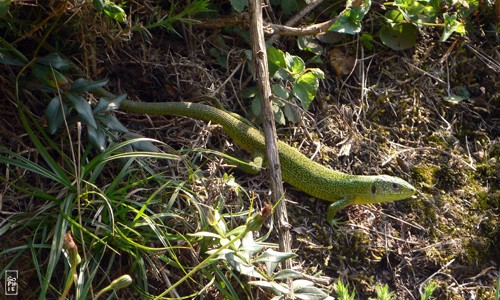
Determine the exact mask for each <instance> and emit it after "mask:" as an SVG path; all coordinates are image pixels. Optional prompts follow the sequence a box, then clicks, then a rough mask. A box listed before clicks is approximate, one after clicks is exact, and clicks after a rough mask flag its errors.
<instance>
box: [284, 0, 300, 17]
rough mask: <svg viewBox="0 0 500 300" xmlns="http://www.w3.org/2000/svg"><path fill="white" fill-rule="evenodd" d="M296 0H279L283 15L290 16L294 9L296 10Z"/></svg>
mask: <svg viewBox="0 0 500 300" xmlns="http://www.w3.org/2000/svg"><path fill="white" fill-rule="evenodd" d="M298 7H299V6H298V3H297V0H281V11H282V12H283V15H285V16H290V15H292V14H293V12H294V11H297V10H298Z"/></svg>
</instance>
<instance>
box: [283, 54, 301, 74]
mask: <svg viewBox="0 0 500 300" xmlns="http://www.w3.org/2000/svg"><path fill="white" fill-rule="evenodd" d="M285 61H286V67H287V69H288V70H289V71H290V72H291V73H294V74H300V73H302V72H304V70H305V69H306V64H305V63H304V61H303V60H302V58H300V57H299V56H296V55H291V54H289V53H286V55H285Z"/></svg>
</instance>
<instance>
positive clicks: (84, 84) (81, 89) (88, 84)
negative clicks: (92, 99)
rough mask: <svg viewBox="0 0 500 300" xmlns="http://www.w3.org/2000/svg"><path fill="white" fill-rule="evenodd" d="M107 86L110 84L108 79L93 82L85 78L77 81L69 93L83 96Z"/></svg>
mask: <svg viewBox="0 0 500 300" xmlns="http://www.w3.org/2000/svg"><path fill="white" fill-rule="evenodd" d="M106 84H108V80H107V79H103V80H98V81H92V80H86V79H83V78H78V79H77V80H75V81H74V82H73V84H72V85H71V88H70V89H69V91H70V92H71V93H73V94H83V93H85V92H88V91H92V90H95V89H98V88H102V87H103V86H105V85H106Z"/></svg>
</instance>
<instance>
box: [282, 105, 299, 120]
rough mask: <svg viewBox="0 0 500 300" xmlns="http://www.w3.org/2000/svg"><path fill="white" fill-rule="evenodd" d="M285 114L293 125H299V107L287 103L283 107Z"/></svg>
mask: <svg viewBox="0 0 500 300" xmlns="http://www.w3.org/2000/svg"><path fill="white" fill-rule="evenodd" d="M283 113H284V114H285V117H286V119H287V120H288V121H290V122H292V123H293V124H297V123H299V121H300V112H299V110H298V108H297V107H295V106H293V105H290V104H288V103H287V104H285V107H283Z"/></svg>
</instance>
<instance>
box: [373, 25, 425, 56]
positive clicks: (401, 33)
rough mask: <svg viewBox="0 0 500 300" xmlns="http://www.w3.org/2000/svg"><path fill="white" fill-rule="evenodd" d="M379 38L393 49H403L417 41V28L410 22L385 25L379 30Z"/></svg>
mask: <svg viewBox="0 0 500 300" xmlns="http://www.w3.org/2000/svg"><path fill="white" fill-rule="evenodd" d="M379 34H380V40H381V41H382V43H384V45H386V46H387V47H389V48H391V49H393V50H404V49H408V48H411V47H413V46H414V45H415V44H416V43H417V28H416V27H415V26H414V25H412V24H410V23H401V24H396V25H394V26H389V25H386V26H384V27H382V29H381V30H380V33H379Z"/></svg>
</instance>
